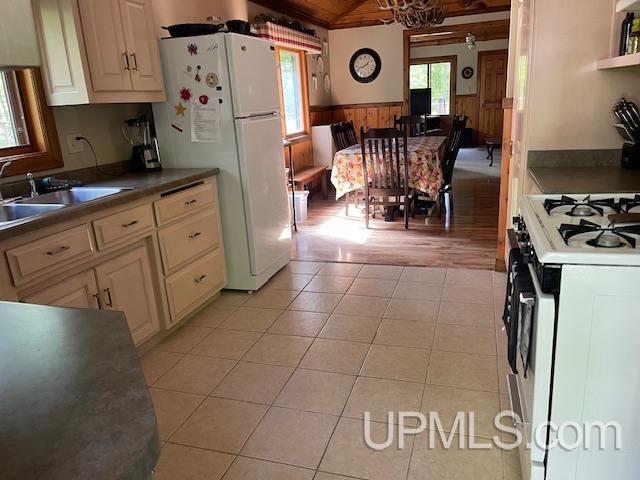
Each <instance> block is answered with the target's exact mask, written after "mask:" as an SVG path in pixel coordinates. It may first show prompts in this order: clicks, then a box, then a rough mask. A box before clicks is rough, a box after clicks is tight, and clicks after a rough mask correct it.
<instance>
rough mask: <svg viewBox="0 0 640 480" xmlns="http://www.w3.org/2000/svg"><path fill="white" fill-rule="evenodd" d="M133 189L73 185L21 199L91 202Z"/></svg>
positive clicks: (26, 201) (25, 202)
mask: <svg viewBox="0 0 640 480" xmlns="http://www.w3.org/2000/svg"><path fill="white" fill-rule="evenodd" d="M125 190H131V189H130V188H122V187H73V188H71V189H70V190H60V191H59V192H51V193H43V194H42V195H39V196H37V197H36V198H25V199H23V200H19V201H18V203H19V204H22V205H37V204H59V203H61V204H63V205H75V204H77V203H84V202H90V201H91V200H96V199H98V198H102V197H107V196H109V195H115V194H116V193H120V192H123V191H125Z"/></svg>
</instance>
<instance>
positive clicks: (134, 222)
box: [122, 220, 138, 228]
mask: <svg viewBox="0 0 640 480" xmlns="http://www.w3.org/2000/svg"><path fill="white" fill-rule="evenodd" d="M137 223H138V220H131V221H130V222H129V223H123V224H122V228H129V227H133V226H134V225H136V224H137Z"/></svg>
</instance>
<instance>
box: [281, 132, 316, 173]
mask: <svg viewBox="0 0 640 480" xmlns="http://www.w3.org/2000/svg"><path fill="white" fill-rule="evenodd" d="M306 137H308V138H304V139H302V140H301V141H300V142H298V143H294V144H293V145H292V146H291V153H292V154H293V169H294V170H295V171H299V170H302V169H304V168H305V167H312V166H313V143H312V141H311V135H307V136H306ZM284 164H285V166H286V168H289V148H285V149H284Z"/></svg>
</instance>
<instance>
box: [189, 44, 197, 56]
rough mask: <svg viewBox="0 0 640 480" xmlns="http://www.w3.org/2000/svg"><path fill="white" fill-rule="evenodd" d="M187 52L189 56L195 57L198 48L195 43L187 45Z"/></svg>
mask: <svg viewBox="0 0 640 480" xmlns="http://www.w3.org/2000/svg"><path fill="white" fill-rule="evenodd" d="M187 52H189V55H197V54H198V46H197V45H196V44H195V43H190V44H189V45H187Z"/></svg>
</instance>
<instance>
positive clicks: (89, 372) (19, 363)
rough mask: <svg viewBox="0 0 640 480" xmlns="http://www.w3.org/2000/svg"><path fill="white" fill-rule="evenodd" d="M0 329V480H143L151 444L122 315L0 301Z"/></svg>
mask: <svg viewBox="0 0 640 480" xmlns="http://www.w3.org/2000/svg"><path fill="white" fill-rule="evenodd" d="M0 329H1V331H0V377H1V378H2V382H1V383H0V419H1V420H0V451H1V452H2V461H1V462H0V478H2V479H4V480H10V479H16V480H18V479H19V480H28V479H43V478H46V479H48V480H58V479H60V480H62V479H64V480H73V479H89V478H90V479H145V478H148V476H149V475H150V473H151V471H152V469H153V468H154V467H155V465H156V463H157V461H158V458H159V456H160V441H159V437H158V429H157V424H156V418H155V413H154V410H153V406H152V403H151V399H150V397H149V393H148V390H147V386H146V383H145V380H144V376H143V374H142V370H141V368H140V363H139V361H138V356H137V353H136V350H135V348H134V345H133V341H132V339H131V335H130V333H129V328H128V326H127V322H126V320H125V317H124V314H122V313H120V312H107V311H99V310H81V309H72V308H59V307H46V306H37V305H27V304H21V303H9V302H0Z"/></svg>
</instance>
